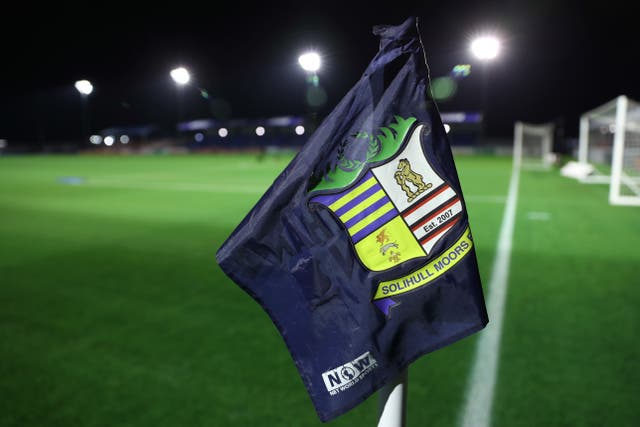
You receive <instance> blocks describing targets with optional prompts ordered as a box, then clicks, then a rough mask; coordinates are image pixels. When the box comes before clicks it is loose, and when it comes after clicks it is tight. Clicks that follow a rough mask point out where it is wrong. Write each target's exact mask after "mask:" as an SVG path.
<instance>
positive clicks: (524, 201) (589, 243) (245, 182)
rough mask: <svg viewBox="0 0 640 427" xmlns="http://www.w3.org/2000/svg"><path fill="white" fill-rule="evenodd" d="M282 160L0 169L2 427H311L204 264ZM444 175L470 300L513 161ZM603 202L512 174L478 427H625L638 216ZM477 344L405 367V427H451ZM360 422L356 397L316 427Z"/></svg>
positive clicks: (274, 363) (635, 318)
mask: <svg viewBox="0 0 640 427" xmlns="http://www.w3.org/2000/svg"><path fill="white" fill-rule="evenodd" d="M289 160H290V159H289V158H277V157H273V158H271V157H267V158H264V159H262V160H258V159H257V158H256V157H255V156H253V155H248V154H247V155H217V156H214V155H206V156H204V155H203V156H147V157H144V156H140V157H136V156H129V157H125V156H122V157H119V156H103V157H100V156H24V157H4V158H3V157H0V426H25V427H26V426H64V427H69V426H118V427H124V426H153V427H161V426H319V425H323V424H322V423H321V422H320V421H319V420H318V418H317V416H316V413H315V411H314V409H313V407H312V404H311V401H310V399H309V397H308V395H307V392H306V390H305V388H304V386H303V384H302V381H301V380H300V378H299V376H298V373H297V370H296V369H295V366H294V364H293V362H292V360H291V357H290V356H289V353H288V352H287V349H286V346H285V344H284V342H283V340H282V339H281V338H280V336H279V335H278V332H277V330H276V328H275V326H273V324H272V323H271V321H270V320H269V318H268V316H267V315H266V314H265V313H264V312H263V311H262V310H261V308H260V307H259V306H258V304H257V303H255V302H254V301H253V300H251V298H249V297H248V296H247V295H246V294H245V293H244V292H242V291H241V290H240V288H239V287H238V286H236V285H235V284H233V283H232V282H231V281H230V280H229V279H228V278H227V277H226V276H225V275H224V274H223V273H222V271H221V270H220V269H219V268H218V267H217V265H216V262H215V252H216V250H217V248H218V247H219V246H220V245H221V243H222V242H223V241H224V240H225V239H226V237H227V236H228V235H229V234H230V233H231V231H232V230H233V229H234V227H235V226H236V225H237V224H238V223H239V222H240V220H241V219H242V218H243V217H244V215H245V214H246V213H247V212H248V211H249V209H250V208H251V207H252V206H253V204H254V203H255V202H256V201H257V200H258V199H259V197H260V196H261V194H262V193H263V192H264V191H265V190H266V189H267V188H268V186H269V185H270V184H271V182H272V181H273V179H274V178H275V177H276V176H277V175H278V173H279V172H280V171H281V170H282V169H283V168H284V167H285V166H286V164H287V163H288V161H289ZM456 164H457V167H458V173H459V175H460V178H461V183H462V189H463V192H464V196H465V199H466V202H467V207H468V210H469V217H470V222H471V229H472V231H473V233H474V242H475V244H476V248H477V255H478V261H479V265H480V269H481V275H482V278H483V284H484V289H485V296H486V297H487V300H488V299H489V289H488V287H487V284H488V283H489V282H490V280H491V275H492V268H493V266H494V261H495V257H496V247H497V244H498V236H499V234H500V230H501V227H502V222H503V212H504V210H505V206H506V202H507V193H508V188H509V182H510V177H511V159H509V158H506V157H489V156H481V157H472V156H459V157H456ZM607 194H608V188H607V187H606V186H603V185H582V184H579V183H577V182H575V181H573V180H569V179H567V178H563V177H561V176H560V175H559V173H558V171H557V170H551V171H546V172H543V171H527V170H523V171H521V172H520V183H519V189H518V198H517V205H516V211H515V228H514V234H513V241H512V247H511V254H510V270H509V276H508V282H507V286H508V287H507V289H506V304H505V309H504V316H503V318H502V325H501V326H502V333H501V335H500V336H501V339H500V342H499V347H498V354H497V370H496V373H497V379H496V384H495V390H493V395H494V398H493V405H492V411H491V414H492V416H491V425H493V426H504V427H511V426H515V427H518V426H536V427H539V426H635V425H638V423H639V422H640V365H639V360H640V342H639V339H638V331H639V330H640V314H639V313H640V310H639V307H640V274H639V270H640V208H632V207H612V206H609V205H608V203H607ZM489 320H490V323H489V325H488V326H487V328H492V327H495V325H496V324H495V322H493V320H494V319H493V318H492V317H491V312H490V319H489ZM486 330H487V329H485V331H483V332H480V333H479V334H476V335H475V336H472V337H469V338H466V339H463V340H462V341H460V342H458V343H456V344H454V345H451V346H449V347H447V348H444V349H442V350H439V351H436V352H434V353H432V354H429V355H426V356H423V357H422V358H420V359H419V360H418V361H417V362H415V363H414V364H412V365H411V367H410V371H409V398H408V425H409V426H458V425H459V424H460V422H461V417H462V412H463V409H464V406H465V399H466V396H467V390H468V389H469V387H470V379H469V378H470V374H471V370H472V366H473V365H474V360H475V358H476V357H478V355H479V356H483V355H482V354H481V353H480V354H477V353H476V343H477V342H478V337H479V336H480V335H482V334H483V333H485V332H486ZM484 356H486V354H485V355H484ZM474 398H475V396H470V399H474ZM376 419H377V397H376V396H373V397H371V398H370V399H368V400H367V401H366V402H364V403H363V404H362V405H360V406H358V407H357V408H355V409H354V410H352V411H350V412H349V413H347V414H346V415H344V416H342V417H339V418H338V419H337V420H335V421H333V422H331V423H328V424H327V425H334V426H375V425H376Z"/></svg>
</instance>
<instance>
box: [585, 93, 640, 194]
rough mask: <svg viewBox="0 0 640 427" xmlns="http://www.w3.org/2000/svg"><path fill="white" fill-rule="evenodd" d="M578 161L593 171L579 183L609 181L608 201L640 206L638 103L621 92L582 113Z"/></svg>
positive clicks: (639, 123)
mask: <svg viewBox="0 0 640 427" xmlns="http://www.w3.org/2000/svg"><path fill="white" fill-rule="evenodd" d="M578 161H579V163H580V164H583V165H591V166H593V167H594V169H595V171H596V172H595V173H592V174H590V175H589V176H586V177H584V178H582V179H581V182H585V183H603V184H609V203H611V204H614V205H633V206H640V103H638V102H636V101H633V100H631V99H629V98H627V97H626V96H624V95H621V96H618V97H617V98H616V99H613V100H611V101H609V102H607V103H605V104H603V105H601V106H599V107H598V108H595V109H593V110H591V111H588V112H586V113H584V114H583V115H582V116H581V117H580V136H579V146H578Z"/></svg>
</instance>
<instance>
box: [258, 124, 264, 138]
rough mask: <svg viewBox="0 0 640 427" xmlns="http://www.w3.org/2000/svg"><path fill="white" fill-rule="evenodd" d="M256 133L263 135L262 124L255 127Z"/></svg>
mask: <svg viewBox="0 0 640 427" xmlns="http://www.w3.org/2000/svg"><path fill="white" fill-rule="evenodd" d="M256 135H258V136H262V135H264V128H263V127H262V126H258V127H257V128H256Z"/></svg>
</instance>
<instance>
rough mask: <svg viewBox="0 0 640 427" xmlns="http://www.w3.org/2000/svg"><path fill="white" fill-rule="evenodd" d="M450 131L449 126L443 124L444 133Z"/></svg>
mask: <svg viewBox="0 0 640 427" xmlns="http://www.w3.org/2000/svg"><path fill="white" fill-rule="evenodd" d="M450 130H451V126H449V124H448V123H445V124H444V133H449V131H450Z"/></svg>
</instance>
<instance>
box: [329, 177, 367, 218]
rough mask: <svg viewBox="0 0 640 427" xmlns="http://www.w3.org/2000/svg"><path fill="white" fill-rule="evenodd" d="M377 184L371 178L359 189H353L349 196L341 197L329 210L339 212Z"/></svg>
mask: <svg viewBox="0 0 640 427" xmlns="http://www.w3.org/2000/svg"><path fill="white" fill-rule="evenodd" d="M376 182H378V181H377V180H376V179H375V178H374V177H373V176H372V177H371V178H369V179H368V180H366V181H365V182H363V183H362V184H360V186H359V187H357V188H355V189H353V190H352V191H351V192H349V193H348V194H345V195H344V196H342V197H340V198H339V199H338V200H336V201H335V202H333V203H332V204H330V205H329V209H331V210H332V211H334V212H335V211H337V210H338V209H340V208H341V207H343V206H344V205H346V204H347V203H349V202H350V201H352V200H353V199H355V198H356V197H358V196H359V195H360V194H362V193H364V192H365V191H367V190H368V189H369V188H371V187H373V186H374V185H375V184H376Z"/></svg>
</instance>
